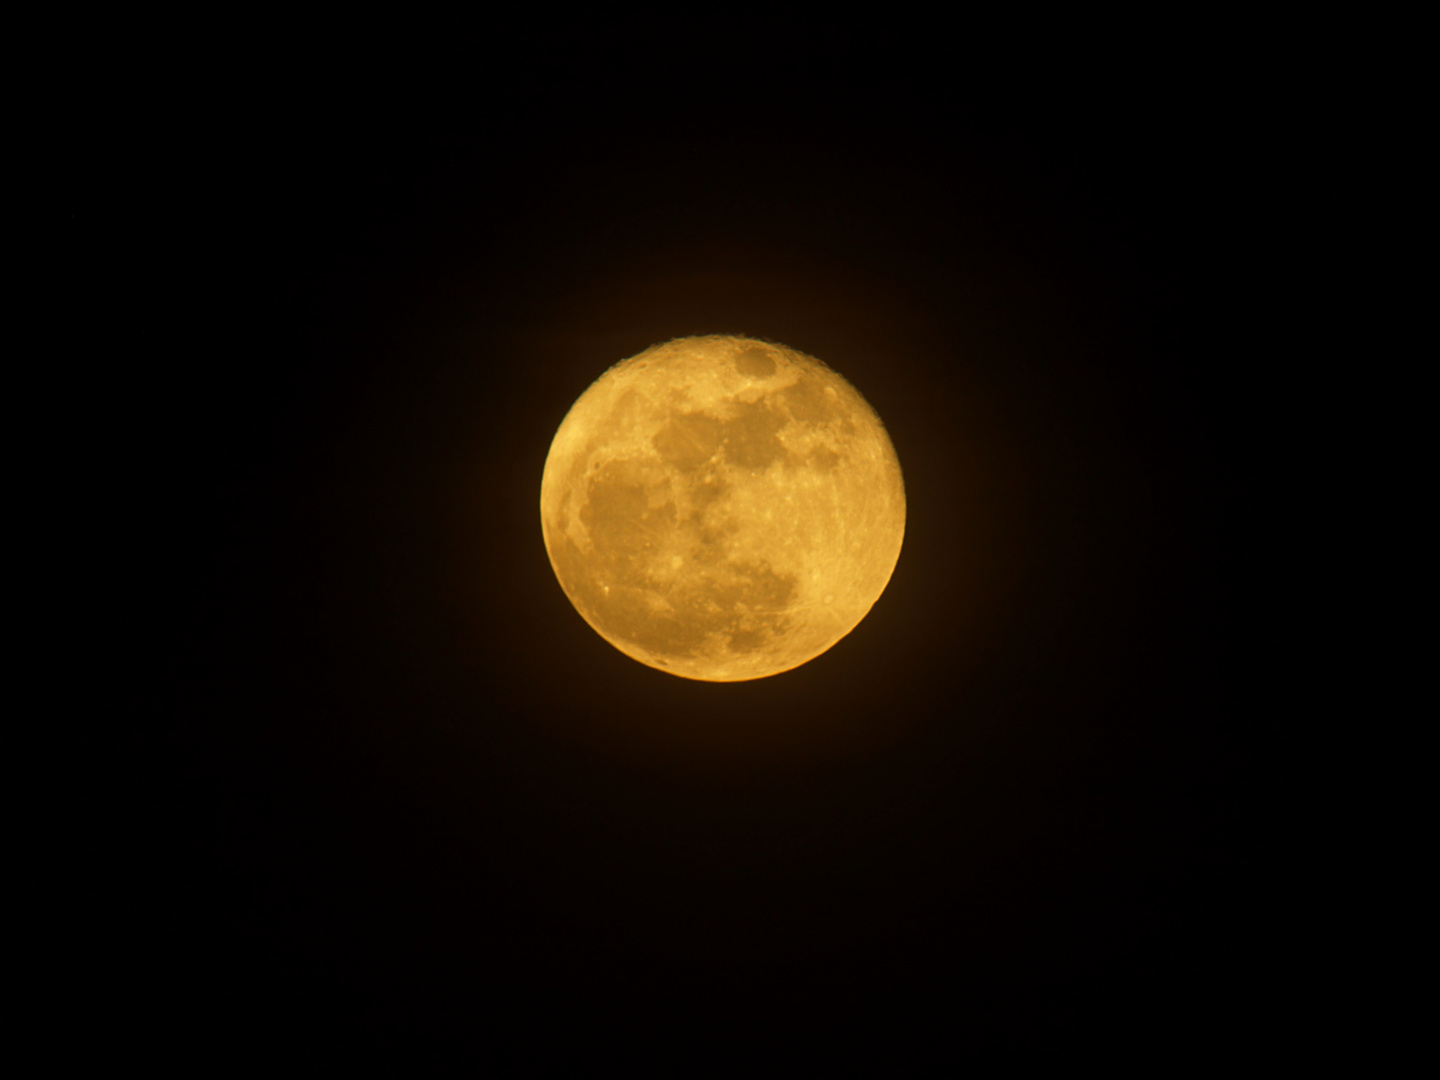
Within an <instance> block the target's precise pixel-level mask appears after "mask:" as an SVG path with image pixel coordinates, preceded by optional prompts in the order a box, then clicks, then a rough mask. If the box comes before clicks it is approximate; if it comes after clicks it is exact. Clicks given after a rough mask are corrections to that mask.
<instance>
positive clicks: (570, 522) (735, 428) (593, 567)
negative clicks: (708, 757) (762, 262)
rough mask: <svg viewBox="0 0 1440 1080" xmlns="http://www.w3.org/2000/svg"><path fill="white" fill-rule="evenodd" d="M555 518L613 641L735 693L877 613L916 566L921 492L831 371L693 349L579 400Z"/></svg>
mask: <svg viewBox="0 0 1440 1080" xmlns="http://www.w3.org/2000/svg"><path fill="white" fill-rule="evenodd" d="M540 518H541V523H542V526H543V529H544V533H545V547H546V549H547V550H548V551H549V553H550V564H551V565H552V566H553V567H554V568H555V576H556V577H557V578H559V580H560V585H561V587H562V588H563V589H564V590H565V595H566V596H568V597H569V598H570V602H571V603H573V604H574V605H575V608H576V610H577V611H579V612H580V614H581V615H582V616H583V617H584V618H585V621H586V622H588V623H589V624H590V625H591V626H592V627H593V628H594V629H595V630H596V632H598V633H599V634H600V636H601V637H603V638H604V639H605V640H606V641H608V642H610V644H612V645H614V646H615V647H616V648H617V649H619V650H620V651H621V652H623V653H625V654H626V655H627V656H630V657H633V658H634V659H636V660H639V661H640V662H641V663H642V664H648V665H650V666H651V667H654V668H658V669H660V670H661V671H667V672H670V673H671V674H673V675H680V676H683V677H685V678H687V679H704V680H708V681H712V682H737V681H740V680H743V679H759V678H764V677H765V676H767V675H778V674H779V673H780V672H782V671H789V670H790V669H791V668H795V667H798V666H799V665H801V664H803V663H805V662H806V661H809V660H813V659H814V658H815V657H817V656H819V655H820V654H821V653H823V652H824V651H825V650H827V649H829V648H830V647H831V646H832V645H834V644H835V643H836V642H837V641H839V640H840V639H841V638H842V637H844V636H845V635H846V634H848V633H849V632H850V631H851V630H853V629H854V628H855V627H856V626H857V625H858V624H859V622H860V620H861V619H863V618H864V617H865V615H866V613H868V612H869V610H870V608H871V607H872V606H873V605H874V603H875V601H876V600H877V599H879V597H880V594H881V593H882V592H883V591H884V590H885V586H886V584H887V583H888V582H889V581H890V574H891V572H892V571H893V570H894V569H895V563H896V560H897V559H898V558H899V557H900V545H901V543H902V541H903V539H904V536H905V485H904V483H903V481H902V480H901V476H900V462H899V460H898V459H897V458H896V456H895V448H894V447H893V446H891V445H890V438H889V436H888V435H886V433H885V428H884V426H883V425H882V424H881V423H880V418H879V417H878V416H876V415H875V411H874V410H873V409H871V408H870V406H869V404H868V403H867V402H866V401H865V399H864V398H862V397H861V396H860V394H859V393H858V392H856V390H855V389H854V388H853V387H852V386H851V385H850V384H849V383H847V382H846V381H845V380H844V379H843V378H841V377H840V376H839V375H837V374H836V373H835V372H833V371H831V370H830V369H829V368H827V367H826V366H825V365H824V364H822V363H820V361H818V360H815V359H814V358H812V357H809V356H806V355H805V354H803V353H800V352H796V351H795V350H793V349H788V348H786V347H784V346H783V345H775V344H772V343H770V342H764V341H756V340H752V339H750V338H743V337H720V336H709V337H691V338H680V339H677V340H675V341H670V342H667V343H666V344H664V345H656V346H652V347H651V348H649V349H646V350H645V351H644V352H643V353H641V354H640V355H639V356H635V357H632V358H631V359H629V360H625V361H622V362H621V363H619V364H617V365H615V366H614V367H613V368H611V369H610V370H609V371H607V372H606V373H605V374H604V375H602V376H601V377H600V378H599V379H598V380H597V381H596V382H595V383H594V385H592V386H591V387H590V389H588V390H586V391H585V393H584V394H583V395H581V397H580V399H579V400H578V401H576V402H575V404H574V406H573V407H572V408H571V409H570V412H569V414H568V415H567V416H566V417H565V420H564V422H563V423H562V424H561V425H560V430H559V431H558V432H556V434H555V441H554V442H553V443H552V444H551V446H550V454H549V457H548V458H546V461H545V475H544V479H543V480H542V482H541V487H540Z"/></svg>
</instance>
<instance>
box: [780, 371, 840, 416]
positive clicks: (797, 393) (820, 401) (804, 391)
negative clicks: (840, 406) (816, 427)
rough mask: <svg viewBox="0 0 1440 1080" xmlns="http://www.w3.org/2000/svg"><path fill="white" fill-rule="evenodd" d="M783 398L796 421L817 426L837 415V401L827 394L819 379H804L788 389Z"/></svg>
mask: <svg viewBox="0 0 1440 1080" xmlns="http://www.w3.org/2000/svg"><path fill="white" fill-rule="evenodd" d="M781 396H782V397H783V398H784V401H785V405H786V406H787V407H788V408H789V410H790V415H791V416H793V417H794V418H795V419H796V420H801V421H804V422H805V423H809V424H817V423H821V422H823V421H825V420H830V419H832V418H833V417H835V416H836V415H837V410H836V408H835V399H834V398H833V397H831V396H830V395H829V394H827V393H825V387H824V386H822V385H821V383H820V380H819V379H815V378H805V377H802V378H801V379H800V381H799V382H797V383H796V384H795V385H794V386H788V387H786V388H785V390H784V391H783V393H782V394H781Z"/></svg>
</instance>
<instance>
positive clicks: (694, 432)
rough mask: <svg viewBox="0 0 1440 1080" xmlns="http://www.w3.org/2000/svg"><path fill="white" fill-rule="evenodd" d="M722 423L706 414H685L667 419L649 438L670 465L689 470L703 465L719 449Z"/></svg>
mask: <svg viewBox="0 0 1440 1080" xmlns="http://www.w3.org/2000/svg"><path fill="white" fill-rule="evenodd" d="M721 427H722V425H721V423H720V421H719V420H717V419H716V418H715V417H713V416H707V415H706V414H705V413H696V412H692V413H683V414H681V415H680V416H677V417H674V418H673V419H670V420H667V421H666V422H665V426H664V427H662V428H661V429H660V430H659V431H657V432H656V433H655V434H654V435H653V436H652V437H651V439H650V444H651V445H652V446H654V447H655V452H656V453H658V454H659V455H660V457H661V458H662V459H663V460H664V461H665V463H666V464H668V465H673V466H675V468H677V469H684V470H686V471H690V470H694V469H698V468H700V466H702V465H704V464H705V463H706V462H707V461H709V460H710V459H711V458H712V457H714V456H715V451H716V450H718V449H720V438H721Z"/></svg>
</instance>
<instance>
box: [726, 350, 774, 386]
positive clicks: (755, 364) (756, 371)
mask: <svg viewBox="0 0 1440 1080" xmlns="http://www.w3.org/2000/svg"><path fill="white" fill-rule="evenodd" d="M735 370H736V371H738V372H740V374H741V375H748V376H750V378H752V379H768V378H769V377H770V376H771V375H774V374H775V361H774V360H773V359H772V358H771V356H770V354H769V353H767V352H766V351H765V350H764V349H757V348H749V349H746V350H745V351H744V352H742V353H741V354H740V355H739V356H737V357H735Z"/></svg>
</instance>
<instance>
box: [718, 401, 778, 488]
mask: <svg viewBox="0 0 1440 1080" xmlns="http://www.w3.org/2000/svg"><path fill="white" fill-rule="evenodd" d="M737 412H738V413H739V415H738V416H737V417H736V418H735V419H734V420H731V421H729V422H728V423H727V424H726V425H725V436H724V441H725V460H726V461H727V462H729V463H731V464H733V465H739V466H740V467H741V468H744V469H750V470H752V471H757V472H758V471H759V470H761V469H764V468H766V467H767V466H768V465H769V464H770V463H771V462H773V461H776V460H778V459H779V458H782V457H784V456H785V447H784V446H783V445H782V444H781V442H780V440H779V439H777V438H776V437H775V433H776V432H778V431H779V430H780V429H781V428H782V427H784V426H785V418H784V417H783V416H780V415H779V414H778V413H776V412H775V410H774V409H772V408H770V407H769V406H768V405H766V404H765V402H764V401H763V400H761V401H756V402H751V403H748V404H742V405H740V406H739V407H738V409H737Z"/></svg>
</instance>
